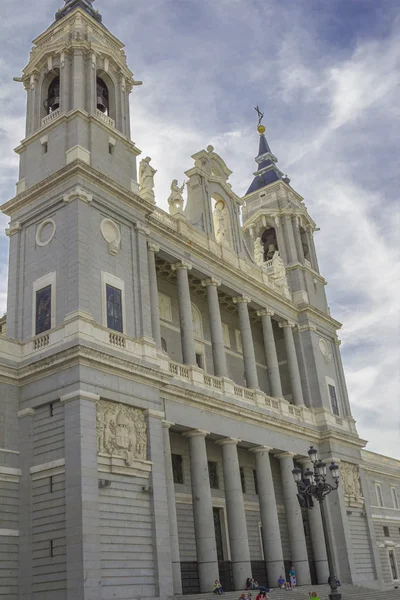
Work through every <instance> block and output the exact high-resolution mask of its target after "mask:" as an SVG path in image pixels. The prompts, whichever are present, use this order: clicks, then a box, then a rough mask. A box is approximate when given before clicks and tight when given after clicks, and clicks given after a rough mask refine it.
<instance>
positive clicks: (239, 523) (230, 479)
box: [218, 438, 251, 590]
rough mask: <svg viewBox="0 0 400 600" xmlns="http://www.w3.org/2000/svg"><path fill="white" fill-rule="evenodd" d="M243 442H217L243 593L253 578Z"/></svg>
mask: <svg viewBox="0 0 400 600" xmlns="http://www.w3.org/2000/svg"><path fill="white" fill-rule="evenodd" d="M239 441H240V440H236V439H234V438H227V439H224V440H221V441H219V442H218V444H219V445H220V446H221V447H222V460H223V468H224V486H225V501H226V514H227V517H228V529H229V543H230V548H231V560H232V571H233V583H234V587H235V590H242V589H243V585H244V582H245V581H246V578H247V577H251V561H250V550H249V540H248V536H247V525H246V513H245V509H244V500H243V491H242V482H241V479H240V469H239V459H238V453H237V444H238V442H239Z"/></svg>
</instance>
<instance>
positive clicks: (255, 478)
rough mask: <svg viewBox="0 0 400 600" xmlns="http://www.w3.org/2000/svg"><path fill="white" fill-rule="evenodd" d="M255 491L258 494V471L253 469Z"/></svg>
mask: <svg viewBox="0 0 400 600" xmlns="http://www.w3.org/2000/svg"><path fill="white" fill-rule="evenodd" d="M253 481H254V491H255V493H256V494H257V495H258V483H257V471H256V470H255V469H253Z"/></svg>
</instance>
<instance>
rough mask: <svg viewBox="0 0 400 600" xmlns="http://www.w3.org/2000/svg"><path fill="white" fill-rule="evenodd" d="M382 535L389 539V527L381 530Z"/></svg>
mask: <svg viewBox="0 0 400 600" xmlns="http://www.w3.org/2000/svg"><path fill="white" fill-rule="evenodd" d="M383 535H384V536H385V537H390V533H389V527H384V528H383Z"/></svg>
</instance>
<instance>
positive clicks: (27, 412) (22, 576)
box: [0, 408, 35, 598]
mask: <svg viewBox="0 0 400 600" xmlns="http://www.w3.org/2000/svg"><path fill="white" fill-rule="evenodd" d="M17 414H18V420H19V457H18V458H19V468H20V470H21V477H20V479H19V518H18V529H19V538H15V540H16V541H18V543H19V563H18V569H19V576H18V598H31V597H32V596H31V594H32V475H31V473H30V468H31V466H32V456H33V419H34V416H35V410H34V409H33V408H25V409H23V410H20V411H19V412H18V413H17ZM0 540H1V538H0Z"/></svg>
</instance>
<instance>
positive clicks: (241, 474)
mask: <svg viewBox="0 0 400 600" xmlns="http://www.w3.org/2000/svg"><path fill="white" fill-rule="evenodd" d="M239 470H240V483H241V484H242V492H243V494H245V493H246V481H245V478H244V469H243V467H239Z"/></svg>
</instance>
